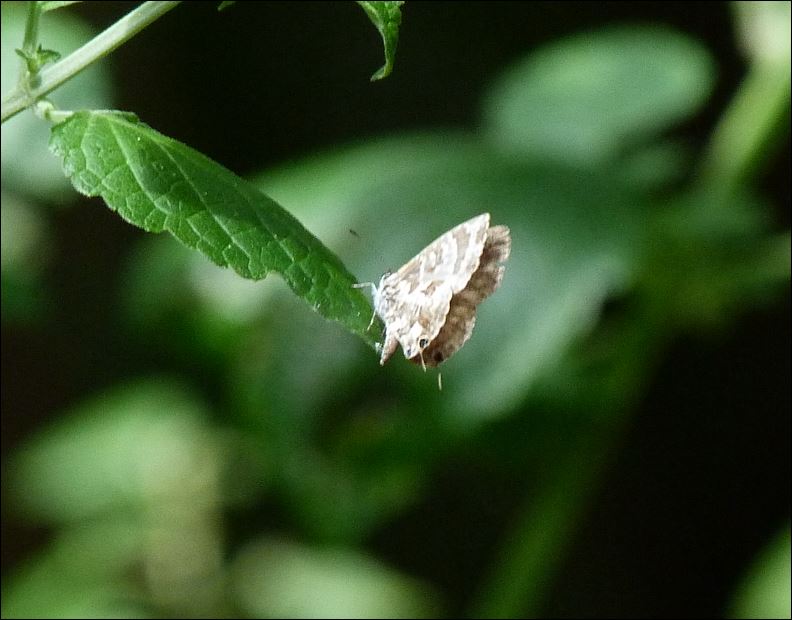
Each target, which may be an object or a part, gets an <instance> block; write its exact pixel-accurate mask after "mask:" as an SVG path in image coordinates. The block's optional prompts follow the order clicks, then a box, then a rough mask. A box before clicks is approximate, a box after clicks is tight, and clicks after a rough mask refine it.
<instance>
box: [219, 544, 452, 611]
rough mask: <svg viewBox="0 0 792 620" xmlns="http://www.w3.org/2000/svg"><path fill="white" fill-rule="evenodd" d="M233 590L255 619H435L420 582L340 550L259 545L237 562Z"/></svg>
mask: <svg viewBox="0 0 792 620" xmlns="http://www.w3.org/2000/svg"><path fill="white" fill-rule="evenodd" d="M233 587H234V590H235V591H236V593H237V596H238V604H239V606H240V607H241V608H242V609H243V610H244V612H245V613H246V614H247V615H248V616H250V617H253V618H431V617H437V615H436V614H437V607H438V606H437V603H436V602H435V601H434V600H433V598H432V597H431V595H430V593H429V591H428V588H426V587H425V586H423V585H422V584H421V583H420V582H418V581H417V580H415V579H410V578H409V577H405V576H404V575H400V574H399V573H397V572H396V571H394V570H392V569H390V568H388V567H386V566H383V565H382V564H380V563H379V562H376V561H375V560H373V559H371V558H369V557H367V556H364V555H360V554H357V553H354V552H352V551H346V550H341V549H339V550H331V549H326V550H319V549H311V548H307V547H301V546H298V545H296V544H292V543H287V542H284V541H277V540H267V541H260V542H258V543H255V544H253V545H250V546H249V547H248V548H247V549H245V550H244V551H243V553H242V554H241V555H240V557H239V558H237V562H236V566H235V570H234V583H233Z"/></svg>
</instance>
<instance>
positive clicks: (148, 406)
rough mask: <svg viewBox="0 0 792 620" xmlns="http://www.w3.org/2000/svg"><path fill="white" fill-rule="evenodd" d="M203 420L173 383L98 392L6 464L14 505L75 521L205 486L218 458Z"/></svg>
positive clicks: (36, 516) (196, 406)
mask: <svg viewBox="0 0 792 620" xmlns="http://www.w3.org/2000/svg"><path fill="white" fill-rule="evenodd" d="M202 417H203V410H202V407H201V406H200V405H199V404H198V403H197V402H196V401H195V400H194V398H193V397H192V396H191V395H190V394H188V393H186V392H184V391H183V390H182V389H181V388H179V387H177V386H174V385H171V384H168V383H161V382H151V383H141V384H135V385H130V386H128V387H126V388H121V389H118V390H117V391H116V392H114V393H108V394H106V395H103V396H101V397H98V398H96V399H95V400H94V401H93V402H89V403H87V404H85V405H82V406H80V407H78V408H77V409H76V410H75V411H73V412H72V413H71V414H70V415H68V416H67V417H65V418H64V419H62V420H61V421H60V422H59V423H58V424H57V425H56V426H54V427H52V428H50V429H49V430H48V431H47V432H45V433H43V434H40V435H39V436H37V437H36V439H35V440H33V441H32V442H30V443H29V444H28V445H27V446H26V447H25V448H24V449H22V450H21V451H20V453H18V454H17V456H16V458H15V459H14V461H13V463H12V465H11V467H10V468H9V470H10V479H11V482H12V487H13V492H14V496H15V497H16V499H17V500H18V502H17V505H18V506H20V507H21V508H24V509H25V510H26V511H27V512H28V513H29V514H30V515H31V516H32V517H33V518H34V519H44V520H47V521H53V522H60V521H72V520H75V519H80V518H89V517H93V516H95V515H97V514H100V513H102V512H104V511H107V510H109V509H112V508H127V509H133V510H134V509H139V508H140V507H142V506H145V505H147V504H149V503H151V502H152V501H154V500H156V499H157V498H158V497H159V495H160V494H161V493H163V492H166V491H168V489H171V491H170V492H174V491H173V489H174V487H178V488H179V489H181V490H184V491H186V490H187V489H189V488H193V487H192V485H195V484H197V485H200V483H201V479H202V478H201V477H202V476H214V475H215V473H216V470H217V468H218V459H219V456H220V453H219V451H218V450H219V446H218V445H217V443H216V441H215V440H213V439H212V437H211V436H210V434H209V432H208V429H206V428H205V426H204V424H203V423H202V421H201V418H202Z"/></svg>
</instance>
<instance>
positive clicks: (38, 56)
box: [14, 45, 61, 74]
mask: <svg viewBox="0 0 792 620" xmlns="http://www.w3.org/2000/svg"><path fill="white" fill-rule="evenodd" d="M14 51H15V52H16V53H17V56H20V57H22V58H23V59H24V61H25V65H26V66H27V70H28V72H30V73H32V74H35V73H38V72H39V70H40V69H41V67H43V66H44V65H46V64H47V63H49V62H55V61H56V60H58V59H59V58H60V57H61V55H60V52H56V51H55V50H45V49H44V48H43V47H41V45H39V46H38V49H37V50H36V51H35V52H33V53H32V54H31V53H28V52H26V51H24V50H20V49H15V50H14Z"/></svg>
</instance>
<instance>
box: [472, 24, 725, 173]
mask: <svg viewBox="0 0 792 620" xmlns="http://www.w3.org/2000/svg"><path fill="white" fill-rule="evenodd" d="M714 78H715V69H714V64H713V62H712V59H711V58H710V56H709V54H708V53H707V50H706V49H705V48H703V47H702V46H701V45H700V44H699V43H697V42H696V41H694V40H692V39H690V38H688V37H686V36H684V35H682V34H679V33H677V32H674V31H670V30H665V29H659V28H653V27H635V26H633V27H620V28H615V29H610V30H605V31H601V32H596V33H592V34H584V35H577V36H574V37H570V38H568V39H566V40H563V41H560V42H558V43H554V44H551V45H548V46H547V47H545V48H544V49H541V50H539V51H537V52H536V53H534V54H532V55H531V56H529V57H527V58H526V59H525V60H523V61H521V62H519V63H518V64H517V65H515V66H514V67H512V68H511V69H509V70H508V71H506V72H505V73H504V75H503V76H501V77H500V78H499V79H498V80H497V81H496V83H495V86H494V87H493V88H492V89H491V91H490V93H489V95H488V97H487V98H486V104H485V117H486V119H487V125H488V130H489V133H490V136H491V138H492V139H493V141H494V142H495V143H496V144H497V145H498V146H499V147H501V148H502V149H503V150H505V151H508V152H510V153H515V154H520V155H528V156H536V157H548V156H550V157H552V158H554V159H556V160H558V161H561V162H571V163H574V164H584V165H589V164H599V163H602V162H610V161H614V160H616V159H617V158H618V156H620V155H622V154H623V153H624V152H625V151H626V150H627V149H629V148H630V147H634V146H635V145H636V144H640V143H641V142H643V141H645V140H647V139H648V138H651V137H653V136H655V135H657V134H659V133H660V132H662V131H664V130H666V129H667V128H668V127H670V126H671V125H672V124H673V123H676V122H678V121H680V120H682V119H684V118H686V117H688V116H690V115H691V114H692V113H693V112H695V111H696V110H697V109H698V107H699V106H700V105H701V104H702V103H703V102H704V101H706V99H707V96H708V95H709V93H710V91H711V89H712V86H713V83H714Z"/></svg>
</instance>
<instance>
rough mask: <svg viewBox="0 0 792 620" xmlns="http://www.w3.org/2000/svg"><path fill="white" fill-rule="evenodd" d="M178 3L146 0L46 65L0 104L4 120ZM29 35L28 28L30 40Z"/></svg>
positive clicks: (102, 55)
mask: <svg viewBox="0 0 792 620" xmlns="http://www.w3.org/2000/svg"><path fill="white" fill-rule="evenodd" d="M36 4H37V3H36ZM178 4H179V2H145V3H143V4H142V5H140V6H139V7H138V8H136V9H135V10H134V11H132V12H131V13H129V14H128V15H125V16H124V17H122V18H121V19H119V20H118V21H117V22H116V23H115V24H113V25H112V26H110V27H109V28H108V29H107V30H105V31H104V32H102V33H101V34H99V35H97V36H96V37H94V38H93V39H91V40H90V41H88V43H86V44H85V45H83V46H82V47H81V48H80V49H78V50H76V51H74V52H73V53H71V54H69V55H68V56H67V57H66V58H64V59H63V60H61V61H59V62H57V63H55V64H54V65H52V66H49V67H46V68H44V69H43V70H42V71H41V73H40V74H39V78H40V79H39V80H38V83H37V84H36V85H35V86H33V87H31V88H30V90H29V91H26V90H25V89H24V88H22V87H19V86H18V87H17V88H16V89H15V90H13V91H12V92H11V93H10V94H9V95H8V96H7V97H5V98H4V99H3V102H2V105H1V106H0V122H5V121H7V120H8V119H9V118H11V117H12V116H14V115H15V114H17V113H19V112H21V111H22V110H24V109H25V108H27V107H29V106H31V105H33V104H34V103H35V102H36V100H37V99H39V98H40V97H43V96H44V95H46V94H47V93H49V92H51V91H53V90H55V89H56V88H57V87H58V86H60V85H61V84H63V83H64V82H66V81H67V80H69V79H71V78H72V77H74V76H75V75H77V74H78V73H79V72H80V71H82V70H83V69H85V68H86V67H88V66H89V65H90V64H92V63H93V62H95V61H97V60H99V59H100V58H103V57H104V56H106V55H107V54H109V53H110V52H112V51H113V50H114V49H116V48H117V47H119V46H120V45H122V44H123V43H125V42H126V41H128V40H129V39H131V38H132V37H134V36H135V35H136V34H137V33H138V32H140V31H141V30H143V29H144V28H145V27H146V26H148V25H149V24H151V23H152V22H154V21H156V20H157V19H159V18H160V17H162V16H163V15H164V14H165V13H167V12H168V11H170V10H171V9H173V8H175V7H176V6H177V5H178ZM30 21H31V20H30V19H29V20H28V22H29V23H28V26H29V27H31V26H30ZM27 38H28V35H27V31H26V33H25V41H26V42H27Z"/></svg>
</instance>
